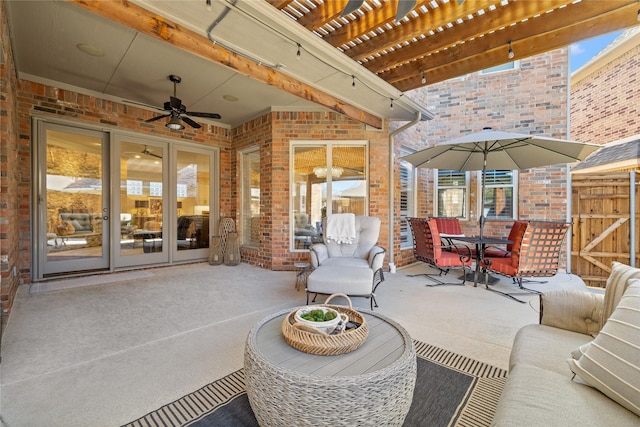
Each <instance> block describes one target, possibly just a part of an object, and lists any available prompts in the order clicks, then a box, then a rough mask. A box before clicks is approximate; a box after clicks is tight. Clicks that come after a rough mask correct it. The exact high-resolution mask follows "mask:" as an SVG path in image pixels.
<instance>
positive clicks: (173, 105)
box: [169, 96, 182, 110]
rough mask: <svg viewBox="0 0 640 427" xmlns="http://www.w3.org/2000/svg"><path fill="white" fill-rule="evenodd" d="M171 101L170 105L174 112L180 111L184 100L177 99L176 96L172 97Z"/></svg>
mask: <svg viewBox="0 0 640 427" xmlns="http://www.w3.org/2000/svg"><path fill="white" fill-rule="evenodd" d="M169 99H170V103H169V105H170V106H171V108H173V109H174V110H180V107H182V100H181V99H180V98H176V97H175V96H171V97H169Z"/></svg>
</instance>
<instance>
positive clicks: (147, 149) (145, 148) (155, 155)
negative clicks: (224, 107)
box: [140, 126, 199, 159]
mask: <svg viewBox="0 0 640 427" xmlns="http://www.w3.org/2000/svg"><path fill="white" fill-rule="evenodd" d="M198 127H199V126H198ZM140 154H146V155H148V156H152V157H157V158H158V159H161V158H162V156H160V155H158V154H153V151H151V150H149V148H148V147H147V146H146V145H145V146H144V150H142V151H141V152H140Z"/></svg>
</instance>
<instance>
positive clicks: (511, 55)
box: [507, 40, 516, 59]
mask: <svg viewBox="0 0 640 427" xmlns="http://www.w3.org/2000/svg"><path fill="white" fill-rule="evenodd" d="M507 56H508V57H509V59H513V57H514V56H516V55H515V54H514V53H513V48H512V47H511V40H509V54H508V55H507Z"/></svg>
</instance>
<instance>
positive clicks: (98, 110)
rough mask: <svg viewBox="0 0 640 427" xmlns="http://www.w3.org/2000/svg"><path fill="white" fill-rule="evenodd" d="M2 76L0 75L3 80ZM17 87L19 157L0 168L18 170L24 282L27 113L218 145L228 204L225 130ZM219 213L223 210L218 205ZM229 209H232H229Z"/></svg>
mask: <svg viewBox="0 0 640 427" xmlns="http://www.w3.org/2000/svg"><path fill="white" fill-rule="evenodd" d="M5 81H6V80H5V79H4V78H3V82H5ZM17 88H18V89H17V115H16V117H15V121H12V123H16V124H18V126H19V129H20V131H19V135H18V136H17V138H16V144H17V151H18V152H19V153H20V156H19V157H18V160H17V161H16V162H15V163H12V164H11V166H7V165H5V164H3V165H2V170H3V172H4V171H5V170H9V171H11V168H14V167H15V168H16V169H17V170H18V171H19V180H20V186H19V189H18V191H19V194H18V198H17V206H19V208H18V209H16V210H13V209H12V210H10V212H17V216H18V223H19V229H20V236H19V238H17V239H15V240H14V241H15V242H19V259H20V262H21V267H22V268H21V276H22V278H23V280H24V281H29V280H30V277H31V246H30V245H31V222H30V189H31V188H32V182H31V178H32V177H31V135H32V129H31V117H32V116H33V115H39V116H41V117H47V116H48V117H56V118H59V119H64V120H72V121H73V122H76V123H80V124H87V125H94V126H95V125H98V126H100V127H101V128H104V127H106V128H113V129H121V130H127V131H132V132H135V133H138V134H140V135H153V136H161V137H166V138H171V139H174V140H180V141H189V142H193V143H197V144H202V145H209V146H213V147H218V148H219V149H220V178H219V185H220V206H223V207H228V206H232V203H233V198H232V197H233V194H232V186H233V180H232V175H231V164H230V163H231V136H230V135H231V131H230V130H228V129H224V128H220V127H217V126H211V125H203V126H202V128H200V129H192V128H190V127H187V128H186V129H184V130H182V131H172V130H170V129H168V128H167V127H166V126H164V124H163V123H162V122H160V121H159V122H152V123H146V122H145V120H146V119H149V118H151V117H154V116H155V114H156V113H154V112H152V111H147V110H143V109H141V108H137V107H132V106H128V105H125V104H120V103H117V102H112V101H108V100H105V99H101V98H98V97H94V96H89V95H84V94H80V93H77V92H73V91H70V90H63V89H60V88H56V87H53V86H48V85H44V84H40V83H35V82H31V81H27V80H20V81H18V83H17ZM3 142H4V138H3ZM15 165H17V166H15ZM6 168H8V169H6ZM3 193H4V191H3ZM222 212H223V213H224V214H227V212H226V211H225V209H222ZM230 213H231V214H235V212H230ZM3 218H4V215H3Z"/></svg>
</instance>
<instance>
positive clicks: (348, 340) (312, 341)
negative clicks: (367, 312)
mask: <svg viewBox="0 0 640 427" xmlns="http://www.w3.org/2000/svg"><path fill="white" fill-rule="evenodd" d="M337 296H340V297H343V298H345V299H346V300H347V301H348V302H349V307H345V306H341V305H329V304H328V303H329V301H330V300H331V299H332V298H333V297H337ZM322 306H324V307H330V308H333V309H334V310H337V311H338V312H340V313H344V314H346V315H347V316H349V321H351V322H357V323H360V326H358V327H357V328H355V329H349V330H346V331H342V332H340V333H337V334H335V335H329V334H326V333H325V332H323V331H320V330H317V329H315V328H313V327H308V326H306V325H303V324H301V323H299V322H296V320H295V314H296V311H298V309H296V310H294V311H292V312H291V313H289V315H288V316H286V317H285V318H284V321H283V322H282V335H283V336H284V340H285V341H286V342H287V344H289V345H290V346H291V347H293V348H295V349H298V350H300V351H303V352H305V353H310V354H319V355H322V356H330V355H336V354H344V353H349V352H350V351H353V350H355V349H357V348H358V347H360V346H361V345H362V343H364V341H365V340H366V339H367V335H369V326H368V325H367V320H366V319H365V318H364V316H363V315H362V314H360V313H358V312H357V311H355V310H354V309H353V306H352V305H351V299H349V297H348V296H347V295H345V294H333V295H330V296H329V297H328V298H327V300H326V301H325V303H324V304H322Z"/></svg>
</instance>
